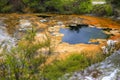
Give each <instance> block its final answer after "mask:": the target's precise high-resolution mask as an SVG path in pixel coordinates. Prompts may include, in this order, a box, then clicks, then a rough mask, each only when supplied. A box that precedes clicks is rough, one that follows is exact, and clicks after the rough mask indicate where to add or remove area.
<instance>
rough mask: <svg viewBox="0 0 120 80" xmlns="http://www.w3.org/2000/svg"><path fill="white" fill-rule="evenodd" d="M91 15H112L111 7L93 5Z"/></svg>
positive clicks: (107, 5)
mask: <svg viewBox="0 0 120 80" xmlns="http://www.w3.org/2000/svg"><path fill="white" fill-rule="evenodd" d="M92 13H93V14H96V15H99V16H103V15H107V16H110V15H112V13H113V10H112V7H111V5H109V4H99V5H94V7H93V10H92Z"/></svg>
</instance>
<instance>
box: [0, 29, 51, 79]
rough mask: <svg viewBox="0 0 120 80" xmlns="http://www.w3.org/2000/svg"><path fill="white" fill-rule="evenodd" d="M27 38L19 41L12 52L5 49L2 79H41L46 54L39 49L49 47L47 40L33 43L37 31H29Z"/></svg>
mask: <svg viewBox="0 0 120 80" xmlns="http://www.w3.org/2000/svg"><path fill="white" fill-rule="evenodd" d="M28 34H29V35H27V36H26V37H25V38H23V39H22V40H20V41H19V42H18V46H16V47H14V48H13V49H11V51H10V52H7V51H3V52H2V53H3V56H2V57H3V58H4V59H3V61H2V62H0V79H2V80H40V78H41V77H42V76H41V71H42V69H41V68H40V66H41V65H43V64H44V63H45V60H46V58H47V57H46V56H45V55H43V54H42V53H38V52H37V51H38V50H39V49H41V48H43V47H49V44H48V43H49V42H47V40H46V41H45V42H44V43H37V44H35V43H33V41H34V36H35V31H34V30H32V31H28Z"/></svg>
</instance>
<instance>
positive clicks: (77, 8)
mask: <svg viewBox="0 0 120 80" xmlns="http://www.w3.org/2000/svg"><path fill="white" fill-rule="evenodd" d="M91 9H92V3H91V0H44V1H43V0H33V1H31V0H15V1H14V0H1V1H0V12H2V13H5V12H25V13H30V12H57V13H63V14H64V13H89V12H90V11H91Z"/></svg>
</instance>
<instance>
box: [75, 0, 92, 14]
mask: <svg viewBox="0 0 120 80" xmlns="http://www.w3.org/2000/svg"><path fill="white" fill-rule="evenodd" d="M74 5H75V6H73V10H74V12H75V13H90V12H91V10H92V8H93V7H92V3H91V0H77V1H76V2H74Z"/></svg>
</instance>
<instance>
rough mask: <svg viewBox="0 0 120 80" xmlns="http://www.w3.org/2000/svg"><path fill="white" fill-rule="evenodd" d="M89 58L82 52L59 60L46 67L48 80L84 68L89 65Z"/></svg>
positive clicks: (54, 79)
mask: <svg viewBox="0 0 120 80" xmlns="http://www.w3.org/2000/svg"><path fill="white" fill-rule="evenodd" d="M89 65H90V64H89V61H88V60H87V58H86V57H85V56H83V55H81V54H72V55H71V56H69V57H68V58H67V59H65V60H62V61H61V60H60V61H59V60H57V61H54V62H53V63H52V64H50V65H47V66H46V67H45V68H44V72H43V75H44V77H45V78H47V79H48V80H57V79H58V78H59V77H61V76H62V75H64V74H65V73H70V72H74V71H77V70H83V69H84V68H86V67H87V66H89Z"/></svg>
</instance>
